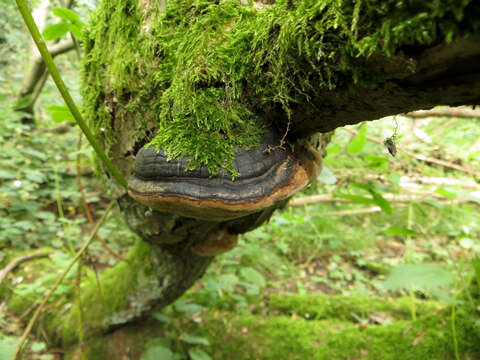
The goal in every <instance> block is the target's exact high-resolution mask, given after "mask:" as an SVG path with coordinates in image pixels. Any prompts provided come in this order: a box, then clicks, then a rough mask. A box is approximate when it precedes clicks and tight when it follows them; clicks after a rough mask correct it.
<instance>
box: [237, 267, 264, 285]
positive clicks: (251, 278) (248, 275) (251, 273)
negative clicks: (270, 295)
mask: <svg viewBox="0 0 480 360" xmlns="http://www.w3.org/2000/svg"><path fill="white" fill-rule="evenodd" d="M240 277H242V278H243V279H244V280H246V281H248V282H250V283H252V284H255V285H257V286H259V287H263V286H265V279H264V278H263V276H262V274H260V273H259V272H258V271H257V270H255V269H253V268H251V267H245V268H241V269H240Z"/></svg>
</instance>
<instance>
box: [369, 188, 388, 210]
mask: <svg viewBox="0 0 480 360" xmlns="http://www.w3.org/2000/svg"><path fill="white" fill-rule="evenodd" d="M370 193H371V194H372V196H373V202H374V203H375V204H377V205H378V206H380V208H381V209H382V211H383V212H384V213H386V214H388V215H392V207H391V206H390V201H388V200H387V199H385V198H384V197H383V196H382V195H380V193H378V192H376V191H370Z"/></svg>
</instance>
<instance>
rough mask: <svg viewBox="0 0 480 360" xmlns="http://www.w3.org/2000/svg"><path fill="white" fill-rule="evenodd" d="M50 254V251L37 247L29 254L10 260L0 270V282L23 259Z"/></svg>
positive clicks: (27, 259) (22, 261)
mask: <svg viewBox="0 0 480 360" xmlns="http://www.w3.org/2000/svg"><path fill="white" fill-rule="evenodd" d="M50 254H51V251H45V250H44V249H39V250H37V251H35V252H33V253H31V254H27V255H23V256H20V257H19V258H16V259H15V260H12V261H10V262H9V263H8V265H7V266H5V268H3V269H2V271H0V284H1V283H2V282H3V280H5V278H6V277H7V275H8V274H9V273H10V272H11V271H12V270H13V269H15V268H16V267H17V266H18V265H20V264H21V263H24V262H25V261H29V260H32V259H35V258H39V257H47V256H48V255H50Z"/></svg>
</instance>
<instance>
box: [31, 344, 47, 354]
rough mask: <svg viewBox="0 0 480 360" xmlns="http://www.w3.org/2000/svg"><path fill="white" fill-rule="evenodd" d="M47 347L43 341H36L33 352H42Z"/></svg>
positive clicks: (32, 347)
mask: <svg viewBox="0 0 480 360" xmlns="http://www.w3.org/2000/svg"><path fill="white" fill-rule="evenodd" d="M46 348H47V346H46V345H45V343H43V342H34V343H33V344H32V346H31V349H32V351H33V352H40V351H43V350H45V349H46Z"/></svg>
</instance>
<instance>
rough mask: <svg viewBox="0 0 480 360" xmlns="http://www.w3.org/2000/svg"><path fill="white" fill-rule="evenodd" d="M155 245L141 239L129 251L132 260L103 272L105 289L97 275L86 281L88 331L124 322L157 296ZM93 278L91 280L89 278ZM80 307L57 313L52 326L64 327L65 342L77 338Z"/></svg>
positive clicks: (84, 314) (83, 302) (84, 318)
mask: <svg viewBox="0 0 480 360" xmlns="http://www.w3.org/2000/svg"><path fill="white" fill-rule="evenodd" d="M151 257H152V255H151V248H150V246H148V244H146V243H145V242H143V241H137V243H136V244H135V246H134V247H133V248H132V249H131V250H130V252H129V254H128V257H127V259H128V262H121V263H118V264H117V265H116V266H115V267H114V268H111V269H108V270H107V271H105V273H104V274H102V277H101V284H100V286H101V289H99V287H98V283H97V282H96V279H95V277H94V276H92V277H91V279H87V281H83V284H84V285H85V288H84V289H82V295H81V306H82V309H83V311H82V322H83V325H84V332H85V333H88V334H95V333H101V332H102V331H105V330H106V329H109V328H111V327H114V326H116V325H122V324H124V323H126V322H128V321H130V320H131V319H133V318H135V317H137V316H139V314H140V313H142V312H143V311H145V310H146V309H145V308H144V306H145V303H146V300H147V299H149V298H150V297H155V296H156V294H155V293H156V291H158V288H159V286H158V280H157V278H156V277H155V276H152V274H150V273H149V269H150V268H151V261H152V259H151ZM88 280H89V281H88ZM78 311H79V309H78V306H77V304H76V303H75V304H74V305H73V309H72V310H71V311H69V312H68V315H67V317H65V314H62V313H59V314H57V319H56V320H55V321H52V322H51V328H52V329H56V328H61V329H62V341H63V343H64V344H71V343H74V342H75V341H77V336H78V331H77V326H78V325H77V316H78V315H77V314H78Z"/></svg>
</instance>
